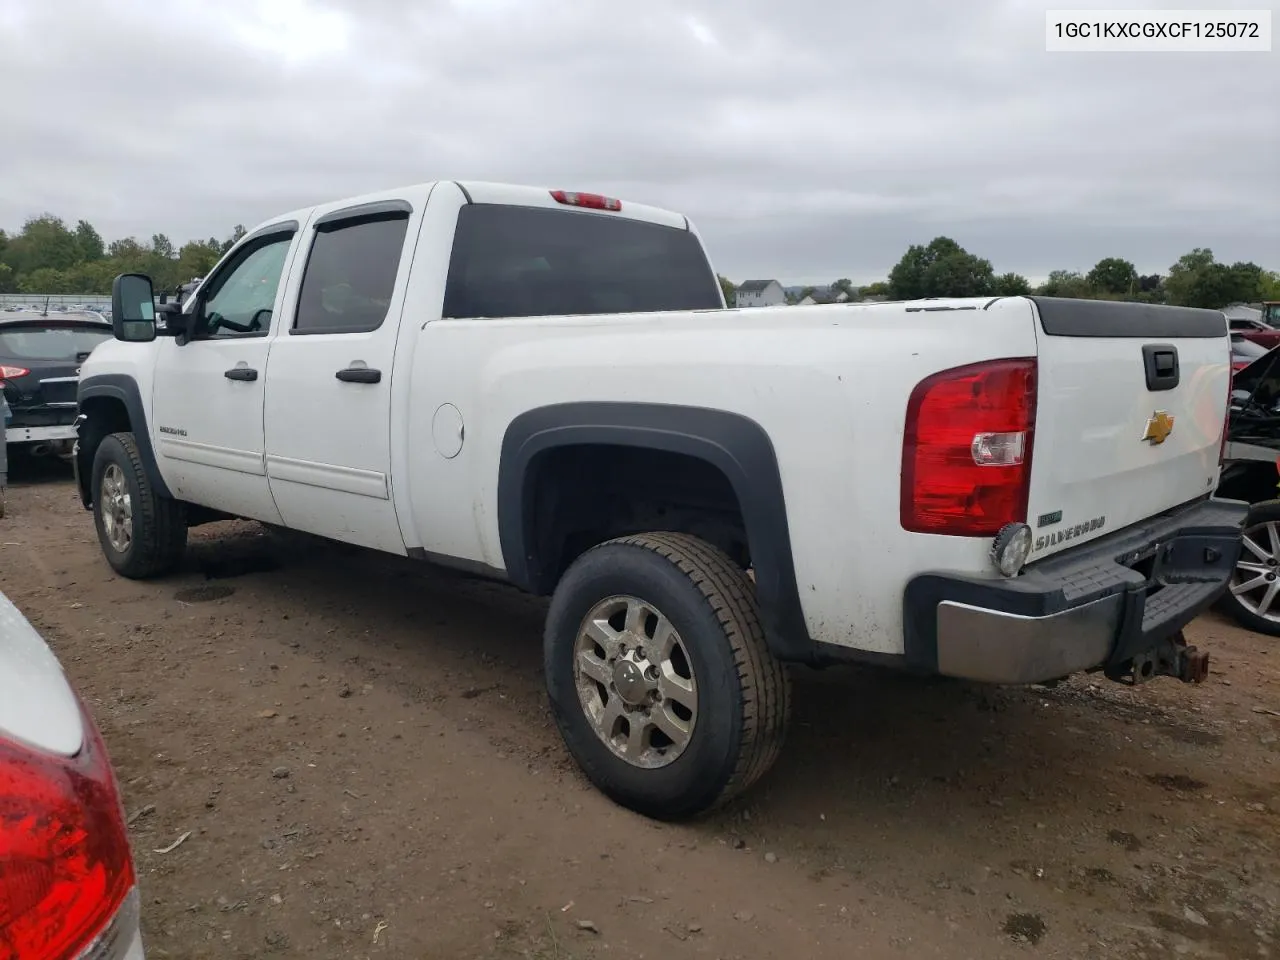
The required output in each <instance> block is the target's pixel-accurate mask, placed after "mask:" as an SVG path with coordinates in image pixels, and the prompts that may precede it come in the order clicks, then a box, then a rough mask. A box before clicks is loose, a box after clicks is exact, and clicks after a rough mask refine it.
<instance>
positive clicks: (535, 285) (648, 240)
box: [444, 203, 724, 318]
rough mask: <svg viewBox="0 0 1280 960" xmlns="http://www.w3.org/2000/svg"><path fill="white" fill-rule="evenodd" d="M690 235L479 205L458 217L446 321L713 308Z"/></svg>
mask: <svg viewBox="0 0 1280 960" xmlns="http://www.w3.org/2000/svg"><path fill="white" fill-rule="evenodd" d="M723 306H724V302H723V301H722V300H721V293H720V284H719V281H718V280H717V279H716V276H715V274H714V273H713V272H712V270H711V266H710V264H709V263H708V262H707V257H706V254H705V253H704V252H703V250H702V244H701V243H699V242H698V238H697V237H696V236H695V235H694V234H693V233H692V232H691V231H689V230H684V229H680V228H677V227H667V226H662V225H660V224H655V223H647V222H644V221H641V220H631V219H628V218H626V217H613V216H606V215H601V214H593V213H583V212H580V211H569V210H554V209H546V208H542V207H517V206H502V205H495V204H483V203H473V204H468V205H467V206H465V207H463V208H462V210H461V211H459V213H458V226H457V232H456V233H455V234H454V240H453V256H452V259H451V260H450V263H449V279H448V283H447V285H446V287H445V298H444V316H445V317H459V318H460V317H494V318H496V317H538V316H566V315H573V314H585V313H646V312H651V311H661V310H716V309H720V308H722V307H723Z"/></svg>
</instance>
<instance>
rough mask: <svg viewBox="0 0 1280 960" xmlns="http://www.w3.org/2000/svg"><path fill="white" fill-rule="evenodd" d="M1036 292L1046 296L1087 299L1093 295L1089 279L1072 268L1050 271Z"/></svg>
mask: <svg viewBox="0 0 1280 960" xmlns="http://www.w3.org/2000/svg"><path fill="white" fill-rule="evenodd" d="M1036 292H1037V293H1039V294H1041V295H1043V296H1046V297H1074V298H1077V299H1088V298H1090V297H1092V296H1093V288H1092V287H1090V286H1089V281H1088V280H1086V279H1085V278H1084V277H1083V276H1081V275H1080V274H1079V273H1078V272H1076V271H1074V270H1053V271H1051V272H1050V273H1049V277H1048V279H1047V280H1045V282H1044V283H1042V284H1041V285H1040V287H1039V288H1038V289H1037V291H1036Z"/></svg>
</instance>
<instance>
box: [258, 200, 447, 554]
mask: <svg viewBox="0 0 1280 960" xmlns="http://www.w3.org/2000/svg"><path fill="white" fill-rule="evenodd" d="M428 195H429V189H428V188H422V189H421V190H411V191H407V192H406V193H405V194H404V195H396V196H388V197H386V198H382V199H378V200H375V201H372V202H368V203H362V204H360V205H358V206H354V207H351V206H348V207H345V208H344V207H342V206H341V205H333V206H330V207H320V208H318V209H317V210H316V212H315V215H314V217H313V218H312V220H311V223H310V224H309V225H308V227H307V229H306V239H305V242H304V243H303V252H302V253H301V254H300V257H299V263H300V264H303V266H302V281H301V284H300V285H299V286H298V296H297V302H296V305H295V306H294V309H293V310H292V311H291V315H290V316H289V317H287V318H282V321H284V322H283V323H282V327H281V329H280V332H279V334H278V336H277V338H276V340H275V343H274V344H273V346H272V349H271V358H270V361H269V362H268V366H267V391H266V421H265V422H266V447H267V457H266V463H267V476H268V478H269V480H270V484H271V491H272V494H273V495H274V497H275V502H276V504H277V505H278V507H279V509H280V515H281V516H282V517H283V519H284V523H285V525H286V526H288V527H291V528H293V529H296V530H303V531H306V532H308V533H313V534H317V535H319V536H323V537H330V538H333V539H335V540H341V541H344V542H346V543H353V544H357V545H359V546H364V547H370V548H372V549H376V550H385V551H389V552H392V553H400V554H404V553H406V552H407V551H406V549H405V543H404V538H403V537H402V536H401V532H400V525H399V523H398V521H397V517H396V511H395V506H394V504H393V502H392V498H391V484H392V478H391V446H390V444H391V440H390V430H391V371H392V364H393V360H394V358H395V352H396V339H397V335H398V333H399V330H400V318H401V311H402V308H403V306H404V293H405V288H406V285H407V283H408V275H409V269H410V266H411V264H412V260H413V250H414V245H415V240H416V237H417V233H418V227H419V225H420V223H421V221H422V211H423V208H425V206H426V202H427V196H428Z"/></svg>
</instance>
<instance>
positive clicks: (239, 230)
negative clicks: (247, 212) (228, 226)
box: [222, 223, 248, 253]
mask: <svg viewBox="0 0 1280 960" xmlns="http://www.w3.org/2000/svg"><path fill="white" fill-rule="evenodd" d="M246 233H248V231H247V230H245V228H244V224H242V223H237V224H236V228H235V229H234V230H232V231H231V238H230V239H229V240H225V241H223V244H222V252H223V253H226V252H227V251H228V250H230V249H231V248H232V247H234V246H235V245H236V244H237V243H239V241H240V238H241V237H243V236H244V235H245V234H246Z"/></svg>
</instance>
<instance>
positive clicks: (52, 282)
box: [18, 267, 67, 293]
mask: <svg viewBox="0 0 1280 960" xmlns="http://www.w3.org/2000/svg"><path fill="white" fill-rule="evenodd" d="M66 287H67V275H66V274H65V273H63V272H62V271H61V270H55V269H53V268H52V267H41V268H40V269H38V270H32V271H31V272H30V273H27V274H24V275H22V276H21V277H19V278H18V292H19V293H55V292H58V291H61V290H65V289H66Z"/></svg>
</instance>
